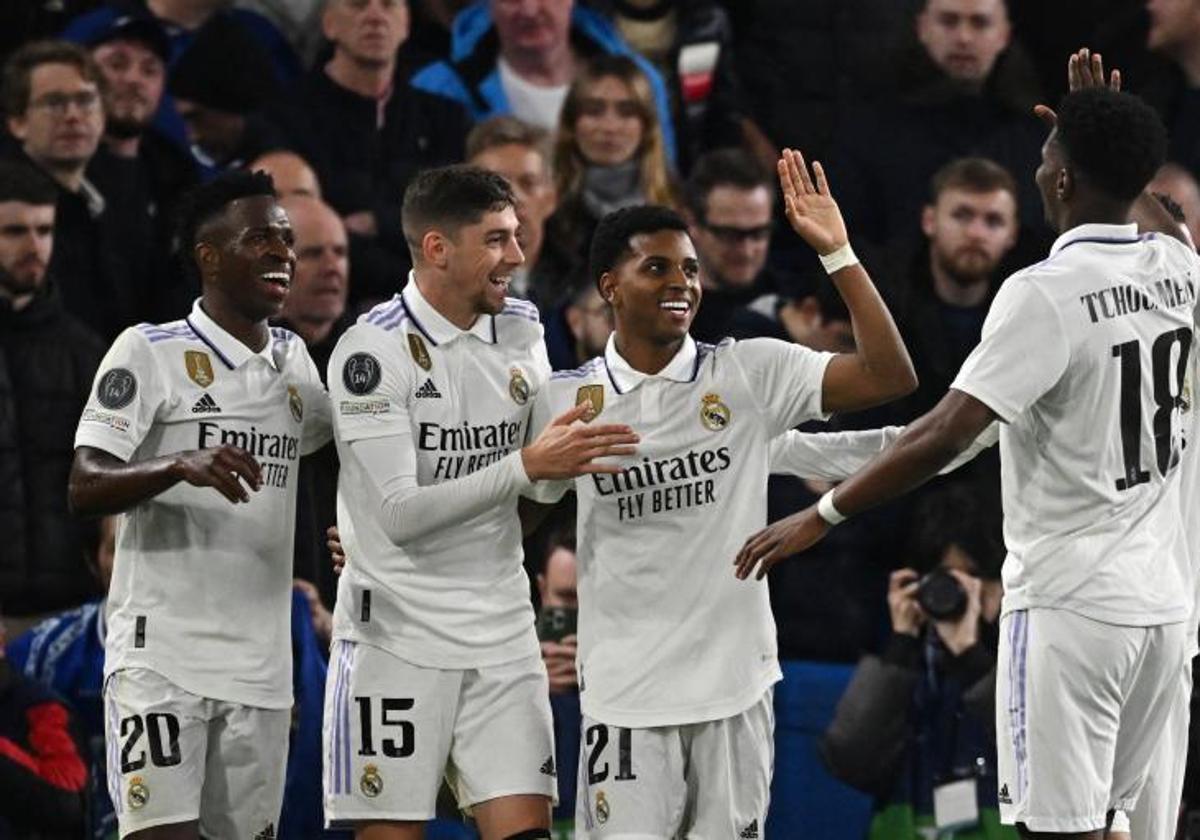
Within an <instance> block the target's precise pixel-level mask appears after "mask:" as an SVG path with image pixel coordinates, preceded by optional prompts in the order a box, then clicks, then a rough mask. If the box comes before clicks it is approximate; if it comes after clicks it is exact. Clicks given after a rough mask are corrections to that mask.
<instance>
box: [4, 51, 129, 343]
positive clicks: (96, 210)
mask: <svg viewBox="0 0 1200 840" xmlns="http://www.w3.org/2000/svg"><path fill="white" fill-rule="evenodd" d="M103 81H104V77H103V76H102V75H101V73H100V70H99V69H98V68H97V67H96V64H95V62H94V61H92V58H91V56H90V55H89V54H88V53H87V51H86V50H84V49H83V48H82V47H79V46H77V45H75V44H69V43H66V42H65V41H35V42H33V43H29V44H26V45H25V46H24V47H22V48H21V49H19V50H18V51H17V52H15V53H14V54H13V55H12V56H11V57H10V58H9V61H8V64H6V65H5V69H4V81H3V99H4V111H5V116H6V118H7V125H8V130H9V132H10V133H11V135H12V137H13V139H14V140H15V142H16V147H15V148H12V147H10V148H9V150H8V155H7V156H8V157H12V158H16V159H24V160H26V161H28V162H30V163H32V164H33V165H34V166H35V167H37V168H38V169H39V170H40V171H42V172H43V173H45V174H46V175H48V176H49V177H50V178H51V179H52V180H53V181H54V182H55V184H57V186H58V200H57V208H56V211H55V228H56V231H57V233H58V247H57V248H55V249H54V257H53V263H52V265H51V266H50V272H51V276H52V277H53V278H54V279H53V282H54V283H55V284H56V285H57V286H58V289H59V293H60V294H61V296H62V299H63V302H64V304H65V305H66V307H67V310H68V311H69V312H72V313H73V314H75V315H76V316H77V317H78V318H79V319H80V320H82V321H83V322H84V323H86V324H87V325H88V326H90V327H91V328H93V329H94V330H95V331H96V332H98V333H99V334H100V335H101V337H108V336H111V335H114V334H116V333H117V332H119V331H120V330H121V329H122V328H124V327H125V326H126V325H128V324H130V323H133V322H135V321H138V320H140V319H141V313H142V311H143V307H144V306H145V304H146V301H147V300H148V298H149V295H148V294H147V290H146V289H145V286H144V284H145V283H146V282H147V278H146V277H144V276H140V277H139V276H138V275H137V274H135V273H134V272H133V271H132V270H131V267H130V265H129V261H128V260H127V259H126V258H125V256H124V255H122V254H121V253H120V252H119V250H118V249H117V248H116V247H114V245H115V244H116V243H118V242H119V241H120V240H119V238H117V237H116V234H115V229H114V221H115V220H114V219H113V214H112V213H111V212H106V207H107V203H106V201H105V198H104V196H103V195H102V194H101V193H100V191H99V190H98V189H97V188H96V187H95V185H93V184H92V182H91V181H90V180H89V179H88V178H87V177H86V176H85V170H86V169H87V166H88V163H89V162H90V161H91V160H92V158H93V157H94V156H95V154H96V149H97V148H98V147H99V145H100V137H101V135H102V134H103V132H104V108H103V104H102V101H101V86H102V85H103Z"/></svg>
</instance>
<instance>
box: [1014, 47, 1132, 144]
mask: <svg viewBox="0 0 1200 840" xmlns="http://www.w3.org/2000/svg"><path fill="white" fill-rule="evenodd" d="M1105 86H1106V83H1105V80H1104V59H1103V58H1102V57H1101V55H1100V53H1094V52H1092V51H1091V50H1089V49H1088V48H1087V47H1083V48H1081V49H1080V50H1079V51H1078V52H1073V53H1071V56H1070V58H1068V59H1067V88H1068V89H1069V90H1070V91H1071V92H1072V93H1074V92H1075V91H1077V90H1085V89H1087V88H1094V87H1105ZM1107 87H1108V89H1109V90H1120V89H1121V71H1120V70H1116V69H1114V70H1113V71H1112V73H1110V74H1109V77H1108V82H1107ZM1033 113H1034V114H1036V115H1037V116H1038V117H1039V118H1040V119H1041V120H1042V122H1044V123H1045V124H1046V127H1047V128H1054V127H1055V126H1056V125H1057V124H1058V115H1057V114H1055V113H1054V109H1052V108H1051V107H1050V106H1049V105H1034V106H1033Z"/></svg>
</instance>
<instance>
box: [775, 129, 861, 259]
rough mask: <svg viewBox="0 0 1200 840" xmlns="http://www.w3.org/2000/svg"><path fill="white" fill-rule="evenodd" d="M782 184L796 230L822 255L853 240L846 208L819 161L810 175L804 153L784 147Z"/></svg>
mask: <svg viewBox="0 0 1200 840" xmlns="http://www.w3.org/2000/svg"><path fill="white" fill-rule="evenodd" d="M777 168H778V170H779V185H780V186H781V187H782V188H783V202H784V207H785V209H786V210H787V218H788V221H789V222H790V223H791V225H792V229H793V230H794V231H796V233H798V234H800V236H801V237H802V238H803V239H804V241H805V242H807V243H808V244H809V245H811V246H812V247H813V249H814V250H815V251H816V252H817V253H818V254H821V255H825V254H832V253H833V252H834V251H836V250H837V249H838V248H841V247H842V246H843V245H845V244H846V243H847V242H848V241H849V237H848V236H847V235H846V223H845V222H844V221H843V220H842V211H841V210H839V209H838V206H837V202H836V201H834V200H833V196H832V195H831V194H830V192H829V182H828V181H827V180H826V178H825V169H824V167H822V166H821V164H820V163H819V162H815V161H814V163H813V165H812V175H811V176H810V175H809V172H808V165H807V164H806V163H805V162H804V156H803V155H801V154H800V153H799V152H797V151H795V150H794V149H784V150H783V155H782V156H781V157H780V158H779V163H778V167H777Z"/></svg>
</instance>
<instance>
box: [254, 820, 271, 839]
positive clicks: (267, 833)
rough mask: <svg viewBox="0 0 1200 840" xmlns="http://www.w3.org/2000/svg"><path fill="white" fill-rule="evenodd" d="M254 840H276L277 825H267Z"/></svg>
mask: <svg viewBox="0 0 1200 840" xmlns="http://www.w3.org/2000/svg"><path fill="white" fill-rule="evenodd" d="M254 840H275V823H267V827H266V828H264V829H263V830H262V831H260V832H258V834H255V835H254Z"/></svg>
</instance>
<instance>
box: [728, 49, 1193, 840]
mask: <svg viewBox="0 0 1200 840" xmlns="http://www.w3.org/2000/svg"><path fill="white" fill-rule="evenodd" d="M1074 60H1075V61H1076V62H1078V61H1080V60H1081V58H1079V57H1077V58H1076V59H1074ZM1098 69H1099V68H1098ZM1165 146H1166V139H1165V131H1164V129H1163V127H1162V124H1161V122H1160V121H1159V119H1158V117H1157V115H1155V114H1154V112H1153V111H1152V110H1150V109H1149V108H1148V107H1147V106H1146V105H1145V104H1144V103H1142V102H1141V101H1139V100H1137V99H1136V98H1134V97H1131V96H1128V95H1126V94H1122V93H1119V92H1117V91H1115V90H1110V89H1107V88H1104V87H1094V88H1088V89H1083V90H1076V91H1073V92H1072V93H1070V94H1068V96H1067V97H1066V98H1064V100H1063V103H1062V106H1061V108H1060V110H1059V113H1058V122H1057V127H1056V128H1055V129H1054V130H1053V131H1052V132H1051V134H1050V136H1049V137H1048V138H1047V140H1046V143H1045V145H1044V146H1043V148H1042V164H1041V166H1040V167H1039V168H1038V171H1037V174H1036V181H1037V184H1038V187H1039V190H1040V192H1041V194H1042V198H1043V203H1044V205H1045V208H1046V215H1047V220H1048V221H1049V222H1050V223H1051V224H1052V225H1053V226H1054V227H1055V228H1056V229H1057V230H1059V231H1062V235H1061V236H1060V237H1059V238H1058V239H1057V240H1056V241H1055V243H1054V246H1053V248H1052V249H1051V253H1050V257H1049V259H1047V260H1045V261H1044V262H1041V263H1038V264H1037V265H1034V266H1032V267H1030V268H1028V269H1025V270H1024V271H1021V272H1018V273H1017V274H1015V275H1013V276H1012V277H1010V278H1009V279H1008V280H1006V281H1005V283H1004V285H1003V287H1002V288H1001V290H1000V293H999V294H998V295H997V297H996V300H995V301H994V303H993V304H992V308H991V311H990V312H989V314H988V318H987V321H986V323H985V325H984V329H983V336H982V339H981V341H980V344H979V346H978V347H977V348H976V349H975V351H974V352H973V353H972V355H971V356H970V357H969V358H968V360H967V361H966V362H965V363H964V365H963V368H962V370H961V371H960V372H959V375H958V377H957V379H956V380H955V382H954V384H953V386H952V388H951V390H950V392H949V394H947V396H946V397H945V398H944V399H943V400H942V402H941V403H939V404H938V406H936V407H935V408H934V409H933V410H932V411H931V412H929V413H928V414H926V415H925V416H924V417H922V418H921V419H919V420H917V421H916V422H914V423H913V424H912V425H910V426H909V427H908V429H907V431H906V432H905V433H904V434H903V435H901V437H900V438H899V439H898V440H897V442H896V443H895V444H894V445H893V446H891V447H890V448H889V449H888V450H887V451H885V452H884V453H883V454H882V455H881V456H880V457H879V458H878V459H876V460H875V461H874V462H873V463H872V464H871V465H870V466H869V467H868V468H866V469H865V470H863V471H862V472H860V473H858V474H857V475H856V476H854V477H853V478H851V479H850V480H848V481H847V482H846V483H845V484H843V485H841V486H840V487H839V488H837V489H836V490H834V491H831V492H830V493H829V494H827V495H826V496H825V497H823V498H822V500H821V501H820V503H819V504H818V505H815V506H813V507H812V508H810V509H807V510H804V511H801V512H799V513H797V514H793V515H792V516H791V517H788V518H786V519H784V520H781V521H780V522H778V523H775V524H774V525H772V526H770V527H769V528H767V529H765V530H764V531H762V532H760V533H759V534H757V535H755V536H754V537H753V538H752V539H750V540H748V541H747V543H746V545H745V546H744V547H743V549H742V550H741V551H740V552H739V554H738V557H737V558H736V561H735V562H736V564H737V574H738V575H739V576H740V577H748V576H749V575H750V574H751V573H752V572H753V571H754V570H755V568H756V567H758V576H759V577H761V576H762V574H764V573H765V571H766V570H767V569H768V568H769V567H770V566H771V565H773V564H774V563H776V562H778V561H779V560H780V559H781V558H783V557H785V556H788V555H790V554H792V553H794V552H796V551H800V550H802V549H804V548H806V547H808V546H809V545H811V544H813V543H814V542H816V541H817V540H819V539H820V538H821V537H822V536H823V535H824V534H825V532H826V531H827V530H828V529H829V528H830V527H831V526H832V525H834V524H836V523H837V522H839V521H841V520H842V519H843V518H844V517H845V516H846V515H849V514H853V513H857V512H859V511H861V510H864V509H866V508H868V507H871V506H872V505H875V504H879V503H881V502H883V501H886V500H888V499H890V498H893V497H895V496H897V495H899V494H901V493H903V492H905V491H907V490H909V489H911V488H912V487H915V486H917V485H918V484H920V483H921V482H923V481H924V480H926V479H927V478H928V477H929V476H931V475H932V474H933V473H934V472H936V471H937V470H938V469H939V468H940V467H941V466H943V465H944V464H945V463H946V462H947V461H948V460H949V459H951V458H952V457H954V455H956V454H957V453H958V452H959V451H960V450H961V449H962V448H963V447H965V446H966V445H967V443H968V442H969V441H970V440H972V439H973V438H975V436H976V435H977V434H978V433H979V431H981V430H982V429H983V428H984V427H985V426H986V425H988V424H989V423H990V422H992V421H993V420H995V419H999V420H1000V421H1001V422H1002V427H1001V438H1000V445H1001V462H1002V465H1003V471H1002V482H1003V503H1004V511H1005V542H1006V544H1007V548H1008V556H1007V558H1006V561H1005V565H1004V572H1003V575H1004V584H1005V600H1004V614H1003V617H1002V619H1001V642H1000V660H999V663H998V687H997V690H998V700H997V704H996V707H997V740H998V745H997V746H998V753H999V776H1000V790H999V799H1000V810H1001V818H1002V820H1003V821H1004V822H1006V823H1009V824H1016V825H1017V826H1018V830H1019V831H1021V832H1023V833H1024V834H1025V835H1026V836H1040V835H1046V836H1059V835H1067V836H1079V837H1096V838H1098V837H1101V836H1102V835H1103V833H1104V830H1105V826H1106V821H1107V817H1108V814H1109V812H1111V811H1113V810H1114V809H1119V810H1123V811H1127V810H1129V809H1130V808H1131V807H1132V806H1133V804H1134V802H1135V801H1136V799H1137V796H1138V794H1139V792H1140V788H1141V786H1142V783H1143V781H1144V778H1145V773H1146V769H1147V766H1148V763H1149V760H1150V755H1151V751H1152V750H1153V748H1154V746H1155V744H1156V743H1157V741H1158V740H1159V738H1161V737H1162V736H1163V734H1164V733H1163V728H1164V721H1165V719H1166V716H1167V715H1168V713H1169V711H1170V708H1171V705H1172V702H1173V700H1174V698H1175V697H1177V695H1178V688H1177V684H1178V679H1179V674H1180V669H1181V668H1182V663H1183V659H1184V657H1185V653H1186V651H1187V649H1188V648H1189V643H1188V639H1187V637H1188V635H1189V629H1188V627H1187V623H1186V619H1187V618H1188V616H1189V613H1190V611H1191V606H1192V600H1193V589H1194V585H1193V577H1192V571H1191V568H1190V564H1189V560H1188V552H1187V550H1186V545H1185V544H1184V532H1183V528H1182V527H1181V525H1180V516H1179V508H1178V505H1179V496H1178V494H1179V472H1180V471H1179V469H1178V467H1179V461H1180V449H1181V435H1182V433H1183V430H1182V429H1181V417H1180V414H1181V408H1182V404H1183V402H1185V401H1186V400H1187V399H1189V397H1188V396H1186V392H1185V387H1184V386H1185V383H1186V380H1187V373H1188V371H1189V370H1190V354H1191V352H1192V335H1193V310H1194V305H1195V297H1196V281H1197V277H1198V276H1200V262H1198V261H1197V258H1196V255H1195V252H1194V251H1192V250H1191V249H1190V248H1189V247H1187V246H1186V245H1185V244H1183V243H1182V242H1181V241H1180V240H1178V239H1176V238H1174V237H1172V236H1164V235H1162V234H1156V233H1150V234H1146V235H1141V236H1139V234H1138V230H1137V225H1134V224H1127V223H1126V220H1127V219H1128V218H1130V214H1131V211H1132V210H1133V208H1134V206H1135V204H1143V203H1145V202H1153V199H1152V198H1150V197H1149V196H1146V195H1144V193H1143V190H1144V188H1145V186H1146V184H1147V183H1148V182H1149V180H1150V178H1151V177H1152V175H1153V174H1154V172H1155V170H1156V169H1157V168H1158V166H1159V164H1160V163H1161V161H1162V158H1163V155H1164V152H1165ZM1193 630H1194V628H1193Z"/></svg>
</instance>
